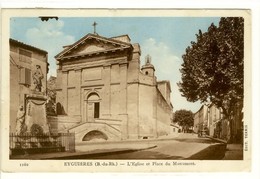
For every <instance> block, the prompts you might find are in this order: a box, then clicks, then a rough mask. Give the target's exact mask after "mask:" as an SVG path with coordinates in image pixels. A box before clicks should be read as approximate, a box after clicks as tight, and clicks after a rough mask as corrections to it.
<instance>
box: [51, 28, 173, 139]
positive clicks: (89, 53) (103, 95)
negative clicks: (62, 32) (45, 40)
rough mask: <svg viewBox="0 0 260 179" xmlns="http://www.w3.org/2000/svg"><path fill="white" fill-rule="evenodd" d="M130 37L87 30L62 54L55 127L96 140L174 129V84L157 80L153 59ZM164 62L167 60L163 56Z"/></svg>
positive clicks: (58, 58) (150, 135)
mask: <svg viewBox="0 0 260 179" xmlns="http://www.w3.org/2000/svg"><path fill="white" fill-rule="evenodd" d="M140 56H141V47H140V46H139V44H132V43H131V40H130V38H129V36H128V35H122V36H117V37H112V38H107V37H103V36H100V35H98V34H96V33H94V34H87V35H86V36H84V37H82V38H81V39H79V40H78V41H76V42H75V43H73V44H70V45H67V46H65V47H64V50H63V51H61V52H60V53H59V54H58V55H56V56H55V58H56V61H57V84H56V93H57V97H56V102H57V107H56V109H57V114H58V117H52V118H50V119H49V122H50V124H51V126H52V129H53V130H55V129H56V130H58V131H68V132H74V133H75V134H76V140H77V142H80V141H88V140H92V139H105V140H109V139H113V140H114V139H117V140H124V139H147V138H155V137H158V136H161V135H167V134H169V133H170V132H171V125H170V124H171V119H172V110H173V106H172V103H171V101H170V94H171V87H170V82H169V81H167V80H165V81H157V78H156V76H155V67H154V66H153V65H152V62H151V57H150V56H149V55H147V56H146V59H145V64H144V65H143V66H141V65H140V63H141V62H140ZM160 60H161V61H162V63H163V60H164V59H160Z"/></svg>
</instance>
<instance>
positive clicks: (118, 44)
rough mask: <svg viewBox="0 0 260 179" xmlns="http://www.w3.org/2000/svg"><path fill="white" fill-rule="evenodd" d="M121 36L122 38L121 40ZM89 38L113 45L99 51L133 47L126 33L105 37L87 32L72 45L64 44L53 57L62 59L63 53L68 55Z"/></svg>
mask: <svg viewBox="0 0 260 179" xmlns="http://www.w3.org/2000/svg"><path fill="white" fill-rule="evenodd" d="M120 38H121V39H120ZM122 38H123V40H122ZM89 39H96V40H97V41H102V42H104V43H110V44H113V45H114V46H115V48H113V49H109V50H102V51H100V52H107V51H111V50H119V49H125V48H133V47H132V45H131V43H130V38H129V37H128V35H127V36H126V35H124V36H118V38H117V37H113V38H106V37H103V36H99V35H96V34H90V33H89V34H87V35H85V36H84V37H82V38H81V39H79V40H78V41H76V42H75V43H73V44H72V45H66V46H64V47H65V49H64V50H63V51H61V52H60V53H59V54H57V55H56V56H55V58H56V59H57V60H59V59H62V58H63V57H64V56H65V55H68V53H70V52H71V51H72V50H74V49H77V48H78V47H79V46H81V45H82V44H84V43H85V42H86V41H87V40H89ZM100 52H96V53H100ZM76 56H78V55H76ZM72 57H74V56H72Z"/></svg>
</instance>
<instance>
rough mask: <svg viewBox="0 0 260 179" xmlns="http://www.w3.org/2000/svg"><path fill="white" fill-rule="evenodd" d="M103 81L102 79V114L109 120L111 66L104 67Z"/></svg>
mask: <svg viewBox="0 0 260 179" xmlns="http://www.w3.org/2000/svg"><path fill="white" fill-rule="evenodd" d="M103 70H104V71H103V79H104V90H103V96H102V103H103V109H102V111H103V112H102V113H103V116H104V117H105V118H110V116H111V114H110V113H111V112H110V110H111V109H110V107H111V104H110V102H111V87H110V84H111V66H110V65H105V66H104V67H103Z"/></svg>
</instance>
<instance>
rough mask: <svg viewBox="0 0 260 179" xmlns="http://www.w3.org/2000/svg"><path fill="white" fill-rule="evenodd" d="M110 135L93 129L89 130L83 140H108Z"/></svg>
mask: <svg viewBox="0 0 260 179" xmlns="http://www.w3.org/2000/svg"><path fill="white" fill-rule="evenodd" d="M107 139H108V137H107V135H106V134H104V133H103V132H100V131H98V130H93V131H90V132H88V133H87V134H86V135H85V136H84V137H83V139H82V141H104V140H107Z"/></svg>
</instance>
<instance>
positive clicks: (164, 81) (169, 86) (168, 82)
mask: <svg viewBox="0 0 260 179" xmlns="http://www.w3.org/2000/svg"><path fill="white" fill-rule="evenodd" d="M157 83H161V84H162V83H166V84H167V86H168V88H169V89H170V91H172V90H171V83H170V81H169V80H161V81H157Z"/></svg>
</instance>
